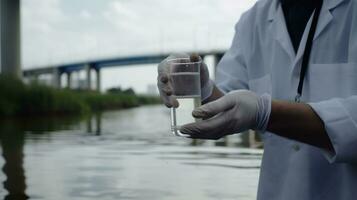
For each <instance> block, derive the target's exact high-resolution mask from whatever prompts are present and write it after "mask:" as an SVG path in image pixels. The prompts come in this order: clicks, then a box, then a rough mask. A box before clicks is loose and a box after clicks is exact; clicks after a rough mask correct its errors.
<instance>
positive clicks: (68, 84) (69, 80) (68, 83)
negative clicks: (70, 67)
mask: <svg viewBox="0 0 357 200" xmlns="http://www.w3.org/2000/svg"><path fill="white" fill-rule="evenodd" d="M71 87H72V72H67V88H68V89H71Z"/></svg>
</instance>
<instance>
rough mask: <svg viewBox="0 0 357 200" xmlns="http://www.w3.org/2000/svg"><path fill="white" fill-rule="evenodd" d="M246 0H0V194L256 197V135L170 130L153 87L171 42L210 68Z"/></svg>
mask: <svg viewBox="0 0 357 200" xmlns="http://www.w3.org/2000/svg"><path fill="white" fill-rule="evenodd" d="M254 3H255V0H244V1H237V0H180V1H174V0H86V1H84V0H0V22H1V24H0V25H1V26H0V30H1V32H0V33H1V43H0V46H1V49H0V51H1V54H0V55H1V56H0V67H1V74H0V140H1V142H0V144H1V152H2V157H1V158H0V166H2V172H1V173H0V180H1V181H2V182H3V184H2V186H0V198H3V199H14V200H22V199H45V200H63V199H76V200H77V199H78V200H87V199H88V200H92V199H93V200H94V199H99V198H100V199H104V200H106V199H108V200H114V199H140V200H141V199H163V200H166V199H170V200H171V199H172V200H181V199H185V200H187V199H196V200H201V199H202V200H206V199H207V200H209V199H212V200H213V199H255V198H256V191H257V185H258V177H259V168H260V162H261V157H262V144H261V142H260V139H259V135H257V134H255V133H253V132H250V133H243V134H239V135H232V136H229V137H226V138H223V139H221V140H219V141H200V140H190V139H184V138H178V137H175V136H172V135H171V133H170V110H169V109H168V108H165V107H164V106H163V105H161V102H160V100H159V98H158V92H157V89H156V76H157V64H158V63H159V62H160V61H161V60H162V59H164V58H165V57H167V56H168V55H169V54H171V53H175V52H187V53H193V52H197V53H199V54H200V55H201V56H202V57H203V59H204V61H205V62H206V63H207V64H208V67H209V70H210V75H211V78H212V79H214V76H215V67H216V65H217V63H218V62H219V60H220V59H221V57H222V56H223V54H224V52H225V51H226V50H227V49H228V48H229V46H230V44H231V41H232V39H233V35H234V26H235V24H236V22H237V21H238V20H239V18H240V16H241V14H242V13H243V12H245V11H246V10H248V9H249V8H250V7H251V6H253V5H254ZM247 34H249V33H247Z"/></svg>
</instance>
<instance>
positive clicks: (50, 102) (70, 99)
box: [0, 76, 160, 116]
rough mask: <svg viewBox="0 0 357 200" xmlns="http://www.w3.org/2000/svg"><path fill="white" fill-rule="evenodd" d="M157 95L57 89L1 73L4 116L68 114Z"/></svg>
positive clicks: (133, 102) (149, 101)
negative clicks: (26, 82)
mask: <svg viewBox="0 0 357 200" xmlns="http://www.w3.org/2000/svg"><path fill="white" fill-rule="evenodd" d="M159 102H160V101H159V99H158V98H157V97H148V96H137V95H135V94H126V93H120V92H119V93H118V92H117V93H107V94H101V93H98V92H93V91H72V90H66V89H54V88H51V87H48V86H44V85H40V84H36V83H32V84H29V85H25V84H23V83H22V82H21V81H20V80H16V79H13V78H9V77H5V76H0V116H18V115H19V116H24V115H67V114H84V113H88V112H91V111H102V110H108V109H122V108H131V107H136V106H139V105H145V104H155V103H159Z"/></svg>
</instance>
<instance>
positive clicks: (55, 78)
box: [52, 68, 61, 88]
mask: <svg viewBox="0 0 357 200" xmlns="http://www.w3.org/2000/svg"><path fill="white" fill-rule="evenodd" d="M52 84H53V87H54V88H61V73H60V71H59V70H58V69H57V68H54V69H53V72H52Z"/></svg>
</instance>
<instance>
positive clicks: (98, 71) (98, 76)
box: [95, 68, 102, 92]
mask: <svg viewBox="0 0 357 200" xmlns="http://www.w3.org/2000/svg"><path fill="white" fill-rule="evenodd" d="M95 71H96V76H97V77H96V78H97V80H96V81H97V82H96V89H97V91H98V92H100V87H101V81H102V80H101V77H100V68H96V69H95Z"/></svg>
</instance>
